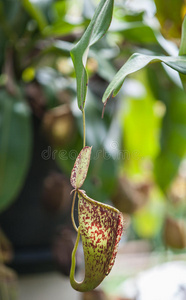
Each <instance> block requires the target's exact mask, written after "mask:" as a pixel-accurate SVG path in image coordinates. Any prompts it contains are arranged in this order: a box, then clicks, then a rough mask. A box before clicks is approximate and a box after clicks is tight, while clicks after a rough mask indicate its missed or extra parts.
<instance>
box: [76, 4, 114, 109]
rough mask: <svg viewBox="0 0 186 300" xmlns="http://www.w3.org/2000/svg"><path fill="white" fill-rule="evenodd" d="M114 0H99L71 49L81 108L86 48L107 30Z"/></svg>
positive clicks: (83, 99) (84, 85)
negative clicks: (81, 34)
mask: <svg viewBox="0 0 186 300" xmlns="http://www.w3.org/2000/svg"><path fill="white" fill-rule="evenodd" d="M113 4H114V0H101V1H100V3H99V5H98V7H97V9H96V11H95V14H94V16H93V18H92V20H91V22H90V24H89V26H88V27H87V29H86V31H85V33H84V35H83V36H82V38H81V40H80V41H79V42H78V44H77V45H76V46H75V47H74V48H73V49H72V51H71V57H72V60H73V63H74V68H75V72H76V80H77V98H78V106H79V108H80V109H81V110H83V108H84V105H85V98H86V92H87V81H88V76H87V72H86V69H85V65H86V57H87V54H88V49H89V47H90V46H92V45H93V44H94V43H96V42H97V41H98V40H99V39H100V38H101V37H102V36H103V35H104V34H105V33H106V31H107V30H108V28H109V25H110V23H111V19H112V12H113Z"/></svg>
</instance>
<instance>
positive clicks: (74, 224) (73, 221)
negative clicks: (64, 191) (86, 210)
mask: <svg viewBox="0 0 186 300" xmlns="http://www.w3.org/2000/svg"><path fill="white" fill-rule="evenodd" d="M76 194H77V192H76V191H75V192H74V197H73V200H72V208H71V219H72V224H73V226H74V229H75V230H76V231H77V232H78V228H77V226H76V223H75V220H74V204H75V200H76Z"/></svg>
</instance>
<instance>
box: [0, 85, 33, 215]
mask: <svg viewBox="0 0 186 300" xmlns="http://www.w3.org/2000/svg"><path fill="white" fill-rule="evenodd" d="M30 121H31V120H30V111H29V109H28V107H27V105H26V103H24V102H23V101H20V100H19V99H15V98H13V97H12V96H10V95H9V94H8V93H7V92H6V91H1V93H0V211H2V210H4V209H6V208H7V207H8V206H9V205H10V204H11V203H12V202H13V200H15V198H16V196H17V195H18V193H19V191H20V189H21V187H22V185H23V183H24V180H25V176H26V173H27V170H28V166H29V162H30V157H31V122H30Z"/></svg>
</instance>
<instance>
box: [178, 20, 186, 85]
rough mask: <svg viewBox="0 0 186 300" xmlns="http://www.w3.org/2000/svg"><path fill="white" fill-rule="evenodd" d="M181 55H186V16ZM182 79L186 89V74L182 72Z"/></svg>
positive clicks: (183, 24)
mask: <svg viewBox="0 0 186 300" xmlns="http://www.w3.org/2000/svg"><path fill="white" fill-rule="evenodd" d="M179 55H186V18H184V20H183V23H182V33H181V43H180V50H179ZM180 79H181V81H182V84H183V88H184V90H185V91H186V76H185V75H183V74H180Z"/></svg>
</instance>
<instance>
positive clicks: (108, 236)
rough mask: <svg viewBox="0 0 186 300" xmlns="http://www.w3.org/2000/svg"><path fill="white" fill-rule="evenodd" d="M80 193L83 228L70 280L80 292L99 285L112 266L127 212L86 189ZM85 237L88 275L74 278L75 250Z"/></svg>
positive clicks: (79, 233) (81, 228)
mask: <svg viewBox="0 0 186 300" xmlns="http://www.w3.org/2000/svg"><path fill="white" fill-rule="evenodd" d="M78 196H79V206H78V215H79V228H78V236H77V240H76V244H75V247H74V250H73V253H72V265H71V272H70V282H71V285H72V287H73V288H74V289H75V290H77V291H80V292H86V291H89V290H92V289H94V288H96V287H97V286H98V285H99V284H100V283H101V282H102V281H103V279H104V278H105V276H106V275H108V274H109V272H110V271H111V269H112V266H113V264H114V260H115V256H116V254H117V247H118V243H119V241H120V239H121V235H122V231H123V216H122V214H121V213H120V212H119V211H118V210H117V209H115V208H113V207H111V206H109V205H105V204H102V203H99V202H97V201H95V200H93V199H91V198H89V197H88V196H87V195H86V194H85V193H84V192H83V191H81V190H79V191H78ZM80 235H81V238H82V243H83V251H84V260H85V278H84V280H83V281H82V282H77V281H76V280H75V279H74V272H75V254H76V250H77V246H78V242H79V238H80Z"/></svg>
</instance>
